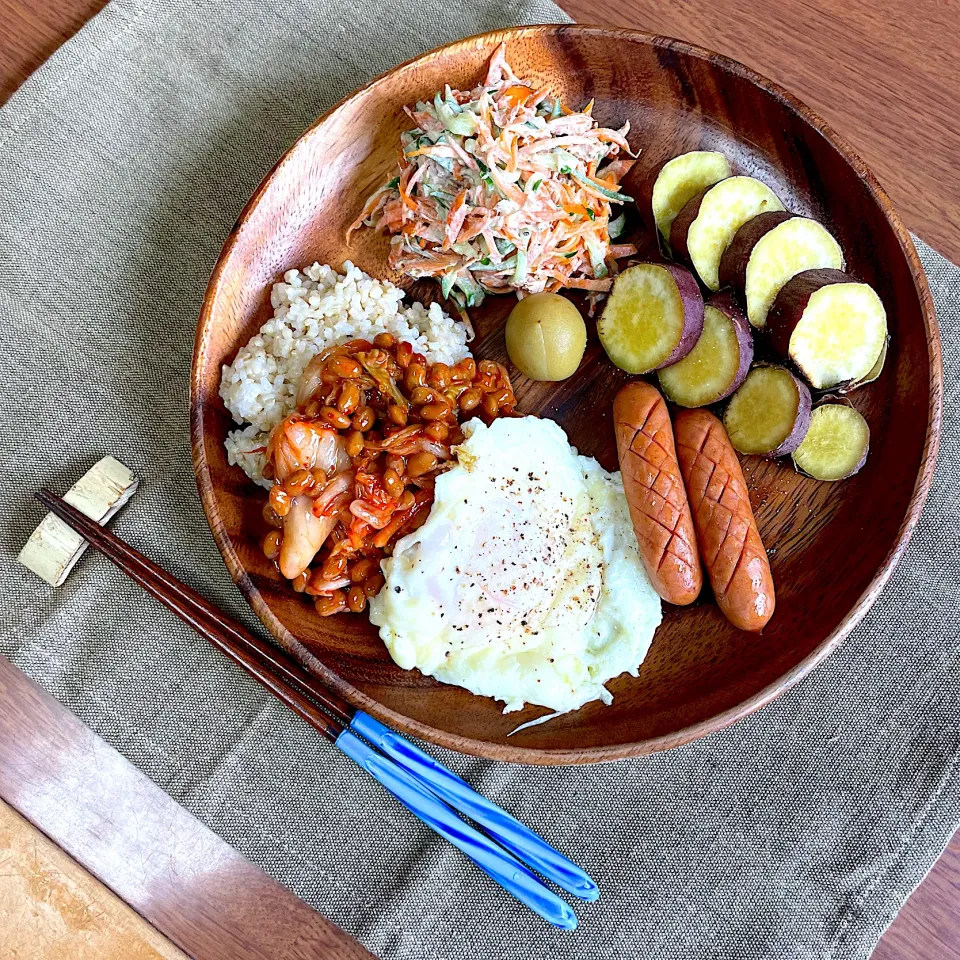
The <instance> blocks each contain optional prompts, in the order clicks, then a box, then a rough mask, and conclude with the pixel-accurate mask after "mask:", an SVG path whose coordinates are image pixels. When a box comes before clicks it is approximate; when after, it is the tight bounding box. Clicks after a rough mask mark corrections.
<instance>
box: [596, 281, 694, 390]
mask: <svg viewBox="0 0 960 960" xmlns="http://www.w3.org/2000/svg"><path fill="white" fill-rule="evenodd" d="M702 331H703V296H702V295H701V293H700V288H699V287H698V286H697V281H696V280H695V279H694V277H693V274H691V273H690V271H689V270H685V269H684V268H683V267H678V266H676V265H674V264H672V263H669V264H663V263H638V264H636V265H635V266H632V267H627V269H626V270H624V271H623V273H621V274H620V275H619V276H618V277H617V279H616V280H615V281H614V284H613V290H612V291H611V292H610V296H609V297H607V302H606V304H605V305H604V308H603V313H602V314H601V315H600V319H599V320H598V321H597V333H598V334H599V335H600V343H602V344H603V349H604V350H606V351H607V356H608V357H609V358H610V359H611V360H612V361H613V362H614V363H615V364H616V365H617V366H618V367H619V368H620V369H621V370H626V371H627V373H649V372H650V371H651V370H657V369H659V368H660V367H665V366H668V365H669V364H671V363H676V362H677V361H678V360H679V359H680V358H681V357H685V356H686V355H687V354H688V353H689V352H690V351H691V350H692V349H693V348H694V346H695V345H696V342H697V340H699V339H700V334H701V332H702Z"/></svg>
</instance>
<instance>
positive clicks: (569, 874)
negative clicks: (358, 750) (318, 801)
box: [350, 710, 600, 901]
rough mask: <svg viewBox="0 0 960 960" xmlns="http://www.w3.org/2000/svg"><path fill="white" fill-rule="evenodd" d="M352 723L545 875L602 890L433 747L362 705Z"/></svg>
mask: <svg viewBox="0 0 960 960" xmlns="http://www.w3.org/2000/svg"><path fill="white" fill-rule="evenodd" d="M350 727H351V728H352V729H353V730H354V731H355V732H356V733H359V734H360V736H362V737H363V738H364V739H366V740H369V741H370V742H371V743H372V744H373V745H374V746H376V747H377V748H378V749H380V750H382V751H383V752H384V753H385V754H387V756H388V757H391V758H392V759H394V760H396V762H397V763H399V764H400V765H401V766H402V767H403V768H404V769H405V770H406V771H407V772H408V773H411V774H413V776H414V777H416V778H417V780H419V781H420V783H422V784H423V785H424V786H425V787H427V788H429V789H430V790H432V791H433V792H434V793H435V794H436V795H437V796H438V797H440V799H441V800H446V802H447V803H449V804H450V806H452V807H453V808H454V809H455V810H459V811H460V813H463V814H466V816H468V817H470V819H471V820H474V821H476V822H477V823H479V824H480V826H482V827H484V828H485V829H486V830H487V831H488V832H489V833H490V835H491V836H492V837H493V838H494V839H495V840H497V841H499V843H501V844H502V845H503V846H504V847H506V848H507V849H508V850H509V851H510V852H511V853H513V854H515V855H516V856H518V857H519V858H520V859H521V860H523V861H525V862H526V863H528V864H529V865H530V866H531V867H533V869H534V870H536V871H537V872H538V873H540V874H541V875H542V876H544V877H546V878H547V879H548V880H551V881H552V882H553V883H555V884H556V885H557V886H558V887H560V888H561V889H563V890H566V891H567V893H572V894H573V895H574V896H575V897H579V898H580V899H581V900H587V901H593V900H596V899H597V897H599V896H600V891H599V889H598V888H597V885H596V884H595V883H594V882H593V880H591V879H590V877H589V876H587V874H586V873H584V871H583V870H581V869H580V867H578V866H577V865H576V864H575V863H573V862H571V861H570V860H568V859H567V858H566V857H565V856H564V855H563V854H562V853H560V852H559V851H558V850H555V849H554V848H553V847H551V846H550V844H548V843H547V842H546V841H545V840H543V839H542V838H541V837H538V836H537V834H535V833H534V832H533V831H532V830H531V829H530V828H529V827H525V826H524V825H523V824H522V823H521V822H520V821H519V820H517V819H516V818H515V817H511V816H510V814H509V813H507V812H506V811H505V810H502V809H501V808H500V807H498V806H497V805H496V804H495V803H493V802H491V801H490V800H488V799H487V798H486V797H483V796H481V795H480V794H479V793H477V792H476V790H474V789H473V787H471V786H470V785H469V784H468V783H466V782H464V781H463V780H461V779H460V777H458V776H457V775H456V774H455V773H453V772H452V771H450V770H448V769H447V768H446V767H445V766H443V764H441V763H438V762H437V761H436V760H434V758H433V757H431V756H430V754H428V753H424V752H423V750H421V749H420V748H419V747H417V746H415V745H414V744H412V743H410V741H409V740H405V739H404V738H403V737H401V736H399V735H398V734H396V733H394V732H393V731H392V730H391V729H390V728H389V727H385V726H384V725H383V724H382V723H380V721H379V720H375V719H374V718H373V717H371V716H370V715H369V714H366V713H364V712H363V711H362V710H358V711H357V712H356V713H355V714H354V715H353V719H352V720H351V721H350Z"/></svg>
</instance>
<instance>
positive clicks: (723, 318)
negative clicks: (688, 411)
mask: <svg viewBox="0 0 960 960" xmlns="http://www.w3.org/2000/svg"><path fill="white" fill-rule="evenodd" d="M752 361H753V333H752V330H751V327H750V324H749V322H748V321H747V318H746V317H745V316H744V315H743V314H742V313H741V312H740V308H739V307H738V306H737V305H736V304H735V303H734V301H733V298H732V297H730V296H729V295H728V294H722V293H721V294H717V295H716V296H714V297H712V298H711V299H710V300H709V301H708V302H707V304H706V305H705V306H704V310H703V333H702V334H700V339H699V340H698V341H697V345H696V346H695V347H694V348H693V349H692V350H691V351H690V352H689V353H688V354H687V355H686V356H685V357H684V358H683V359H682V360H678V361H677V362H676V363H674V364H671V365H670V366H669V367H664V368H663V369H662V370H660V371H659V374H658V376H659V377H660V386H661V388H662V389H663V392H664V394H665V395H666V397H667V399H668V400H672V401H673V402H674V403H676V404H678V405H679V406H681V407H706V406H708V405H709V404H711V403H717V402H719V401H720V400H723V399H724V398H726V397H729V396H730V394H731V393H733V391H734V390H736V389H737V387H739V386H740V384H741V383H743V381H744V379H745V378H746V376H747V372H748V371H749V369H750V364H751V362H752Z"/></svg>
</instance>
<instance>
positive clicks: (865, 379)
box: [839, 334, 890, 393]
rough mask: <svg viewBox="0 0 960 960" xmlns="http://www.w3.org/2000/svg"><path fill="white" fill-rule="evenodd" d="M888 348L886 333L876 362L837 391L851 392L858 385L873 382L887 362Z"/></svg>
mask: <svg viewBox="0 0 960 960" xmlns="http://www.w3.org/2000/svg"><path fill="white" fill-rule="evenodd" d="M889 348H890V335H889V334H887V338H886V340H884V341H883V347H882V348H881V350H880V356H879V357H877V362H876V363H875V364H874V365H873V366H872V367H871V368H870V369H869V370H868V371H867V373H866V374H865V375H864V376H862V377H861V378H860V379H859V380H854V381H853V382H852V383H848V384H847V385H846V386H845V387H841V388H840V389H839V392H840V393H851V392H852V391H854V390H859V389H860V387H865V386H866V385H867V384H868V383H873V381H874V380H876V379H878V378H879V376H880V374H881V373H883V365H884V364H885V363H886V362H887V350H888V349H889Z"/></svg>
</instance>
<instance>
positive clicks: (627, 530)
mask: <svg viewBox="0 0 960 960" xmlns="http://www.w3.org/2000/svg"><path fill="white" fill-rule="evenodd" d="M464 434H465V435H466V437H467V439H466V442H465V443H464V444H462V445H461V446H460V447H459V450H458V464H457V466H455V467H453V468H452V469H450V470H449V471H447V472H446V473H444V474H442V475H441V476H439V477H438V478H437V484H436V498H435V500H434V504H433V507H432V509H431V511H430V515H429V517H428V518H427V521H426V523H425V524H424V525H423V526H422V527H420V529H419V530H416V531H415V532H414V533H411V534H409V535H408V536H406V537H404V538H403V539H402V540H400V541H399V543H397V545H396V548H395V550H394V552H393V556H392V557H389V558H387V559H385V560H384V561H383V564H382V567H383V572H384V575H385V577H386V584H385V586H384V587H383V589H382V590H381V591H380V593H379V594H378V595H377V596H376V597H375V598H374V599H373V600H372V601H371V603H370V620H371V621H372V622H373V623H374V624H375V625H376V626H378V627H379V628H380V636H381V638H382V639H383V641H384V643H385V644H386V646H387V649H388V650H389V651H390V655H391V656H392V657H393V659H394V660H395V661H396V662H397V664H399V665H400V666H401V667H403V668H404V669H408V670H411V669H414V668H417V669H419V670H420V671H421V672H423V673H425V674H429V675H430V676H433V677H435V678H436V679H437V680H440V681H441V682H443V683H450V684H456V685H457V686H461V687H465V688H466V689H467V690H470V691H471V692H472V693H475V694H479V695H481V696H488V697H494V698H496V699H497V700H501V701H503V702H504V703H505V705H506V706H505V708H504V712H505V713H508V712H510V711H513V710H519V709H521V708H522V707H523V706H524V704H526V703H533V704H539V705H541V706H545V707H549V708H550V709H552V710H554V711H555V712H558V713H565V712H567V711H569V710H575V709H577V708H578V707H580V706H582V705H583V704H584V703H587V702H588V701H590V700H596V699H600V700H603V701H604V702H605V703H609V702H610V701H611V700H612V697H611V695H610V693H609V692H608V691H607V689H606V688H605V686H604V684H605V683H606V682H607V681H608V680H610V679H611V678H613V677H616V676H619V675H620V674H621V673H624V672H629V673H632V674H634V675H636V673H637V671H638V669H639V667H640V664H641V663H642V662H643V658H644V657H645V655H646V653H647V650H648V649H649V646H650V642H651V640H652V638H653V634H654V631H655V630H656V628H657V626H658V625H659V623H660V619H661V610H660V598H659V597H658V596H657V594H656V592H655V591H654V589H653V587H652V586H651V585H650V581H649V580H648V578H647V575H646V573H645V571H644V569H643V564H642V562H641V560H640V555H639V553H638V550H637V542H636V538H635V537H634V534H633V527H632V525H631V522H630V516H629V513H628V510H627V502H626V498H625V496H624V493H623V484H622V482H621V480H620V475H619V474H618V473H613V474H611V473H607V472H606V471H605V470H604V469H603V468H602V467H601V466H600V465H599V464H598V463H597V462H596V460H594V459H593V458H591V457H581V456H578V455H577V452H576V450H575V449H574V448H573V447H571V446H570V444H569V443H568V441H567V438H566V435H565V434H564V432H563V430H562V429H561V428H560V427H559V426H558V425H557V424H556V423H554V422H553V421H551V420H545V419H539V418H537V417H518V418H503V419H499V420H495V421H494V422H493V423H492V425H491V426H489V427H488V426H486V425H484V424H483V423H482V422H481V421H479V420H471V421H470V422H469V423H467V424H465V425H464Z"/></svg>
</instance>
